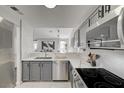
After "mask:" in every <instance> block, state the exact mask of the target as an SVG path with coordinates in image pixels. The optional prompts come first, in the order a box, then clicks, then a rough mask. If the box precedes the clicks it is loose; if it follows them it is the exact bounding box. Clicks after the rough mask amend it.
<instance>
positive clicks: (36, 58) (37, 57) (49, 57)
mask: <svg viewBox="0 0 124 93" xmlns="http://www.w3.org/2000/svg"><path fill="white" fill-rule="evenodd" d="M35 59H52V57H36V58H35Z"/></svg>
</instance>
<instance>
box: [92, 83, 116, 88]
mask: <svg viewBox="0 0 124 93" xmlns="http://www.w3.org/2000/svg"><path fill="white" fill-rule="evenodd" d="M93 86H94V88H114V87H113V86H112V85H110V84H108V83H105V82H96V83H95V84H94V85H93Z"/></svg>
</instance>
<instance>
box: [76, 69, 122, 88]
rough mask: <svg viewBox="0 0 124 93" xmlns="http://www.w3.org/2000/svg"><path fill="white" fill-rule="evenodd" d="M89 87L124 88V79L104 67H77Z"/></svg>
mask: <svg viewBox="0 0 124 93" xmlns="http://www.w3.org/2000/svg"><path fill="white" fill-rule="evenodd" d="M77 72H78V73H79V75H80V76H81V78H82V79H83V80H84V82H85V84H86V85H87V87H89V88H124V79H122V78H120V77H118V76H117V75H115V74H113V73H111V72H109V71H107V70H105V69H103V68H77Z"/></svg>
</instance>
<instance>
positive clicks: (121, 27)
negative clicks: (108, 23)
mask: <svg viewBox="0 0 124 93" xmlns="http://www.w3.org/2000/svg"><path fill="white" fill-rule="evenodd" d="M117 33H118V38H119V40H120V43H121V48H124V8H122V9H121V12H120V15H119V17H118V23H117Z"/></svg>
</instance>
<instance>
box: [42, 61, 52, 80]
mask: <svg viewBox="0 0 124 93" xmlns="http://www.w3.org/2000/svg"><path fill="white" fill-rule="evenodd" d="M41 79H42V80H52V62H42V67H41Z"/></svg>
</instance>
